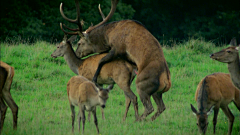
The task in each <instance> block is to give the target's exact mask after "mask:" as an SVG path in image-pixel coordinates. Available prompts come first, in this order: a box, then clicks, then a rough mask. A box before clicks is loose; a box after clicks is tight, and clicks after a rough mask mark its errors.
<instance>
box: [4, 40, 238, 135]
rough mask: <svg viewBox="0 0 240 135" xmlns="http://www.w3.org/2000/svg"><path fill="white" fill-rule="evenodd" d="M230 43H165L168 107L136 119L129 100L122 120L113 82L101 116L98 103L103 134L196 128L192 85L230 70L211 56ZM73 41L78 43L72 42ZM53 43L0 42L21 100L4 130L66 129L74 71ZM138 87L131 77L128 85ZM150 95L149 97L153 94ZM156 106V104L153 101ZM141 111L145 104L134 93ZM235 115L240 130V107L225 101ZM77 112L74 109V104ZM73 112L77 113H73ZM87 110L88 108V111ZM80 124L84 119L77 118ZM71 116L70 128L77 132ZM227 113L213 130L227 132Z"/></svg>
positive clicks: (50, 134) (90, 130)
mask: <svg viewBox="0 0 240 135" xmlns="http://www.w3.org/2000/svg"><path fill="white" fill-rule="evenodd" d="M227 46H228V45H222V46H219V47H215V45H214V44H213V43H211V42H205V41H203V40H201V39H196V40H194V39H191V40H189V41H186V42H184V43H182V44H177V45H175V46H173V47H167V46H163V47H162V48H163V51H164V55H165V58H166V60H167V63H168V66H169V68H170V72H171V81H172V87H171V89H170V90H169V91H168V92H166V93H164V94H163V101H164V103H165V105H166V110H165V111H164V112H163V113H162V114H161V115H160V116H159V117H158V118H157V119H156V120H155V121H149V119H150V117H151V116H152V115H153V114H154V113H155V112H154V113H152V114H151V115H150V116H148V117H147V118H146V120H145V121H141V122H134V121H135V116H134V110H133V106H132V105H131V106H130V109H129V112H128V116H127V119H126V121H123V120H122V119H123V115H124V110H125V97H124V94H123V91H122V90H121V89H120V88H119V87H118V86H117V85H115V86H114V89H113V90H112V91H111V92H110V96H109V99H108V101H107V104H106V108H105V109H104V112H105V117H106V119H105V120H102V118H101V112H100V108H99V107H98V109H97V117H98V123H99V130H100V134H101V135H109V134H111V135H150V134H151V135H159V134H164V135H195V134H199V133H198V129H197V125H196V122H197V120H196V117H195V116H194V115H193V113H192V111H191V108H190V104H193V105H194V106H195V107H197V103H196V101H195V98H194V96H195V91H196V88H197V85H198V83H199V82H200V80H201V79H202V78H203V77H205V76H206V75H209V74H212V73H215V72H224V73H228V70H227V65H226V64H224V63H220V62H217V61H213V60H212V59H210V58H209V55H210V54H211V53H213V52H216V51H219V50H221V49H222V48H225V47H227ZM75 47H76V46H75ZM55 49H56V44H49V43H47V42H44V41H39V42H37V43H35V44H21V43H19V44H14V45H12V44H9V43H1V56H0V58H1V61H4V62H6V63H8V64H9V65H11V66H13V67H14V68H15V76H14V79H13V83H12V88H11V94H12V96H13V99H14V100H15V102H16V103H17V105H18V106H19V113H18V128H17V130H16V131H14V130H12V112H11V110H10V108H8V110H7V114H6V118H5V123H4V127H3V131H2V134H4V135H12V134H14V135H23V134H24V135H68V134H69V135H70V134H72V132H71V128H72V126H71V111H70V107H69V102H68V98H67V91H66V84H67V82H68V80H69V79H70V78H71V77H72V76H75V74H74V73H73V72H72V71H71V70H70V69H69V67H68V66H67V64H66V62H65V60H64V58H63V57H60V58H56V59H54V58H52V57H51V56H50V55H51V53H52V52H53V51H54V50H55ZM131 89H132V91H133V92H134V93H135V94H136V95H137V96H138V94H137V92H136V85H135V81H133V83H132V85H131ZM152 101H153V100H152ZM152 103H153V105H154V108H155V109H156V104H155V103H154V102H152ZM138 106H139V114H140V115H141V114H142V113H143V111H144V107H143V105H142V103H141V101H140V98H139V96H138ZM229 107H230V110H231V111H232V113H233V114H234V116H235V121H234V125H233V130H232V134H233V135H237V134H240V112H239V111H238V110H237V108H236V107H235V105H234V104H233V103H231V104H230V105H229ZM75 109H76V111H77V113H78V109H77V108H75ZM77 113H76V114H77ZM86 115H87V114H86ZM212 118H213V113H212V114H211V115H210V116H209V118H208V121H209V125H208V130H207V134H210V135H211V134H213V124H212ZM81 126H82V124H81ZM77 127H78V126H77V120H75V132H74V134H81V131H80V133H79V132H78V129H77ZM227 131H228V119H227V117H226V116H225V115H224V113H223V112H222V111H221V110H220V112H219V115H218V123H217V126H216V134H221V135H223V134H227ZM85 134H86V135H90V134H91V135H92V134H97V131H96V128H95V125H94V122H93V118H92V119H91V121H90V122H88V121H86V124H85Z"/></svg>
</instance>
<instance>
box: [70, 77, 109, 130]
mask: <svg viewBox="0 0 240 135" xmlns="http://www.w3.org/2000/svg"><path fill="white" fill-rule="evenodd" d="M111 89H112V87H109V88H107V89H99V88H97V87H96V86H95V84H94V83H92V82H91V81H89V80H88V79H86V78H85V77H83V76H74V77H72V78H71V79H70V80H69V81H68V83H67V94H68V100H69V103H70V108H71V112H72V132H74V120H75V109H74V108H75V106H78V107H79V116H78V120H79V123H78V130H80V122H81V120H82V123H83V125H82V133H84V126H85V110H86V111H90V112H92V114H93V116H94V123H95V126H96V129H97V132H98V133H99V129H98V122H97V116H96V106H98V105H100V106H101V107H102V108H104V107H105V104H106V101H107V99H108V92H109V90H111Z"/></svg>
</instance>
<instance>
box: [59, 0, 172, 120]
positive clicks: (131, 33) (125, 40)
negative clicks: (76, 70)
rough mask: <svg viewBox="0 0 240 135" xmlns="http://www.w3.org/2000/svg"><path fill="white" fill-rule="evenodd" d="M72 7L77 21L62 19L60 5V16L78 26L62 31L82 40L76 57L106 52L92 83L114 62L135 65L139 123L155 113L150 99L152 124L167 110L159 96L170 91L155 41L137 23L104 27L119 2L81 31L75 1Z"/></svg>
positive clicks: (162, 55)
mask: <svg viewBox="0 0 240 135" xmlns="http://www.w3.org/2000/svg"><path fill="white" fill-rule="evenodd" d="M75 4H76V10H77V19H76V20H72V19H69V18H67V17H66V16H65V15H64V13H63V10H62V4H61V5H60V13H61V15H62V17H63V18H64V19H65V20H67V21H69V22H72V23H75V24H77V25H78V28H77V29H72V28H69V27H67V26H66V25H64V27H65V28H67V29H69V30H71V31H73V32H67V31H66V32H67V33H68V34H71V35H79V36H80V37H81V39H80V41H79V43H78V48H77V50H76V54H77V56H79V57H84V56H87V55H89V54H91V53H103V52H108V54H107V55H106V56H104V57H103V58H102V59H101V60H100V61H99V64H98V68H97V70H96V73H95V75H94V77H93V82H95V83H96V82H97V77H98V75H99V73H100V71H101V69H102V67H103V65H105V64H106V63H108V62H110V61H112V60H114V59H116V58H120V59H124V60H126V61H128V62H130V63H133V64H136V66H137V69H138V76H137V79H136V87H137V92H138V94H139V96H140V99H141V102H142V103H143V105H144V108H145V110H144V113H143V114H142V115H141V117H140V120H142V119H145V118H146V117H147V116H148V115H149V114H151V113H152V112H153V111H154V108H153V106H152V103H151V101H150V97H151V96H152V97H153V99H154V101H155V102H156V104H157V106H158V109H157V112H156V113H155V114H154V115H153V116H152V117H151V120H155V119H156V118H157V117H158V116H159V115H160V114H161V113H162V112H163V111H164V110H165V108H166V107H165V105H164V102H163V100H162V94H163V93H164V92H167V91H168V90H169V89H170V87H171V79H170V71H169V68H168V66H167V62H166V60H165V57H164V54H163V51H162V48H161V46H160V44H159V42H158V41H157V39H156V38H155V37H154V36H153V35H152V34H151V33H150V32H149V31H148V30H147V29H146V28H145V27H144V26H143V25H142V24H141V23H139V22H137V21H133V20H121V21H116V22H111V23H106V22H107V21H108V20H109V19H110V18H111V17H112V15H113V14H114V12H115V10H116V7H117V4H118V0H112V1H111V11H110V13H109V14H108V16H107V17H106V18H103V21H102V22H100V23H99V24H97V25H95V26H91V27H89V28H88V29H87V30H86V31H83V30H82V26H81V23H80V11H79V2H78V0H75ZM100 13H101V11H100Z"/></svg>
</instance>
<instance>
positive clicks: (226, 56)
mask: <svg viewBox="0 0 240 135" xmlns="http://www.w3.org/2000/svg"><path fill="white" fill-rule="evenodd" d="M230 45H231V46H230V47H227V48H225V49H222V50H221V51H219V52H216V53H213V54H211V55H210V58H212V59H214V60H217V61H219V62H223V63H227V65H228V71H229V73H230V75H231V79H232V82H233V84H234V85H235V86H236V87H237V88H238V89H240V62H239V46H240V45H239V46H236V45H237V42H236V38H233V39H232V40H231V42H230Z"/></svg>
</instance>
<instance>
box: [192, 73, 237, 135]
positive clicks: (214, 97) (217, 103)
mask: <svg viewBox="0 0 240 135" xmlns="http://www.w3.org/2000/svg"><path fill="white" fill-rule="evenodd" d="M195 100H196V101H197V104H198V110H199V111H197V110H196V109H195V108H194V107H193V105H192V104H191V109H192V111H193V113H194V114H195V115H196V116H197V126H198V129H199V132H200V133H202V134H205V133H206V131H207V126H208V120H207V119H208V115H210V114H211V113H212V111H214V117H213V133H214V134H215V129H216V124H217V116H218V112H219V108H221V109H222V111H223V112H224V114H225V115H226V116H227V117H228V134H229V135H230V134H231V133H232V127H233V122H234V116H233V114H232V112H231V111H230V109H229V108H228V104H229V103H231V102H232V101H233V102H234V104H235V105H236V107H237V108H238V110H239V111H240V91H239V90H238V89H237V88H236V87H235V86H234V85H233V84H232V82H231V78H230V75H229V74H225V73H214V74H211V75H208V76H206V77H204V78H203V79H202V80H201V81H200V82H199V84H198V86H197V90H196V94H195Z"/></svg>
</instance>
